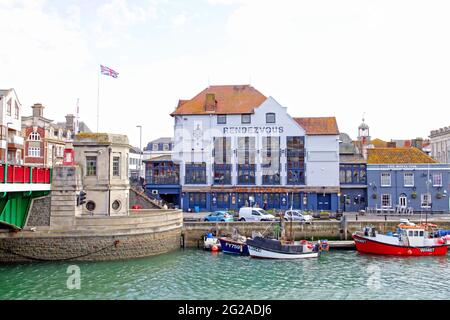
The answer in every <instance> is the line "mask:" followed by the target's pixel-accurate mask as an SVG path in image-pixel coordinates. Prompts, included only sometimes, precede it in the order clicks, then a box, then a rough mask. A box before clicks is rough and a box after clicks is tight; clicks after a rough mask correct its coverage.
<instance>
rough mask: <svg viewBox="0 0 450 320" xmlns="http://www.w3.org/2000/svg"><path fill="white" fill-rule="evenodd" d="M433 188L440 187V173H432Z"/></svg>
mask: <svg viewBox="0 0 450 320" xmlns="http://www.w3.org/2000/svg"><path fill="white" fill-rule="evenodd" d="M438 177H439V178H438ZM437 181H438V182H437ZM436 182H437V183H436ZM433 187H442V173H433Z"/></svg>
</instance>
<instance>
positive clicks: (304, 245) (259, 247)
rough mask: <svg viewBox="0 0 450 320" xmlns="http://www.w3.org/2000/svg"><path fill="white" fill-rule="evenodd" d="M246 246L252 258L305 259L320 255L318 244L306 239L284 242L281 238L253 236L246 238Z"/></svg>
mask: <svg viewBox="0 0 450 320" xmlns="http://www.w3.org/2000/svg"><path fill="white" fill-rule="evenodd" d="M247 246H248V251H249V253H250V256H251V257H252V258H262V259H305V258H317V257H319V255H320V249H319V246H318V245H314V244H312V243H311V242H308V241H306V240H302V241H296V242H284V241H281V240H275V239H267V238H263V237H255V238H253V239H247Z"/></svg>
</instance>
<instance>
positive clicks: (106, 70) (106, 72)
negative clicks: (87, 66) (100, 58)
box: [100, 65, 119, 78]
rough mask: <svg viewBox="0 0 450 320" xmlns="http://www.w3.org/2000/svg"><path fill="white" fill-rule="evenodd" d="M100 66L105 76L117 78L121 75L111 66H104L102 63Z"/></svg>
mask: <svg viewBox="0 0 450 320" xmlns="http://www.w3.org/2000/svg"><path fill="white" fill-rule="evenodd" d="M100 68H101V71H102V74H104V75H105V76H110V77H113V78H117V77H118V76H119V73H118V72H116V71H114V70H113V69H110V68H108V67H105V66H102V65H100Z"/></svg>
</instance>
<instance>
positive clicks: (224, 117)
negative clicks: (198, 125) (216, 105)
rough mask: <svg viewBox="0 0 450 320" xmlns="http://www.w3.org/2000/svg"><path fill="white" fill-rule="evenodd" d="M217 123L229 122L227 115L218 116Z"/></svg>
mask: <svg viewBox="0 0 450 320" xmlns="http://www.w3.org/2000/svg"><path fill="white" fill-rule="evenodd" d="M217 124H227V116H225V115H219V116H217Z"/></svg>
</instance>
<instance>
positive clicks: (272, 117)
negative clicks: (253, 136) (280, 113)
mask: <svg viewBox="0 0 450 320" xmlns="http://www.w3.org/2000/svg"><path fill="white" fill-rule="evenodd" d="M275 120H276V118H275V113H272V112H271V113H266V123H275Z"/></svg>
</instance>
